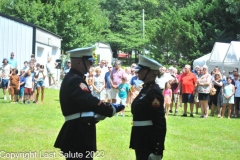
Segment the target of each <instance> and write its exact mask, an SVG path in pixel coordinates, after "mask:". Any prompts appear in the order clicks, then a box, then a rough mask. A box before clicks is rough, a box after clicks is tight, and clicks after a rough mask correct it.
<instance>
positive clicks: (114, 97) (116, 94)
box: [111, 88, 118, 99]
mask: <svg viewBox="0 0 240 160" xmlns="http://www.w3.org/2000/svg"><path fill="white" fill-rule="evenodd" d="M111 90H112V99H117V96H118V89H116V88H112V89H111Z"/></svg>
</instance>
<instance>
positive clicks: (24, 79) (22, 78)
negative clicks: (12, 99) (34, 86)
mask: <svg viewBox="0 0 240 160" xmlns="http://www.w3.org/2000/svg"><path fill="white" fill-rule="evenodd" d="M22 82H24V83H23V84H21V83H22ZM25 83H26V78H25V77H24V76H20V84H21V85H20V88H24V86H25Z"/></svg>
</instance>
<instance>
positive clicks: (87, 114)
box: [65, 112, 94, 121]
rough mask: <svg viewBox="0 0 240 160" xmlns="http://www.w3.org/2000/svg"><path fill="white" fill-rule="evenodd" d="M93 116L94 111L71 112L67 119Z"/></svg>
mask: <svg viewBox="0 0 240 160" xmlns="http://www.w3.org/2000/svg"><path fill="white" fill-rule="evenodd" d="M93 116H94V112H79V113H74V114H71V115H69V116H65V121H69V120H73V119H77V118H80V117H93Z"/></svg>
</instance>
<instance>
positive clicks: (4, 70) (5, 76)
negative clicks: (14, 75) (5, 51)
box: [0, 58, 12, 100]
mask: <svg viewBox="0 0 240 160" xmlns="http://www.w3.org/2000/svg"><path fill="white" fill-rule="evenodd" d="M2 63H3V65H2V66H1V68H0V71H1V74H0V76H1V77H2V84H1V85H2V89H3V96H4V100H7V98H6V90H7V88H8V82H9V75H10V71H11V69H12V67H11V66H10V65H9V64H8V60H7V58H4V59H3V61H2ZM9 99H10V100H11V96H10V94H9Z"/></svg>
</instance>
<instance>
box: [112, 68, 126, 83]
mask: <svg viewBox="0 0 240 160" xmlns="http://www.w3.org/2000/svg"><path fill="white" fill-rule="evenodd" d="M124 75H125V72H124V70H122V69H118V70H117V69H116V68H114V69H113V70H112V72H111V80H112V82H113V84H114V85H119V84H120V83H121V82H122V77H124Z"/></svg>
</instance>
